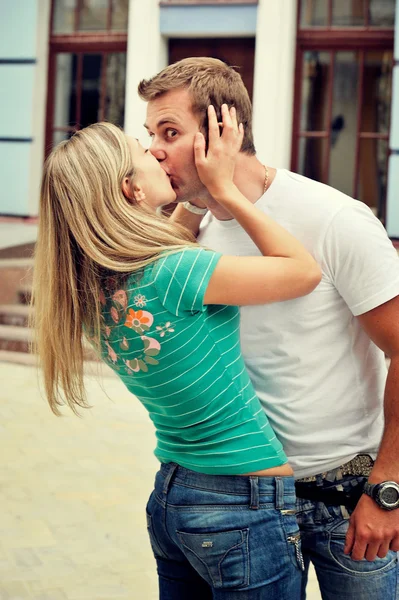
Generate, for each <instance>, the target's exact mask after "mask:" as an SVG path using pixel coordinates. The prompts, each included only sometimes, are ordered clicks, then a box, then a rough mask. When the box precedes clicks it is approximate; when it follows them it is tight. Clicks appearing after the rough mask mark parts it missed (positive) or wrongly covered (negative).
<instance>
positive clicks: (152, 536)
mask: <svg viewBox="0 0 399 600" xmlns="http://www.w3.org/2000/svg"><path fill="white" fill-rule="evenodd" d="M146 516H147V531H148V536H149V538H150V543H151V548H152V551H153V553H154V556H155V558H167V556H166V555H165V553H164V552H162V549H161V547H160V545H159V543H158V540H157V536H156V535H155V532H154V526H153V522H152V516H151V515H150V514H149V513H148V512H146Z"/></svg>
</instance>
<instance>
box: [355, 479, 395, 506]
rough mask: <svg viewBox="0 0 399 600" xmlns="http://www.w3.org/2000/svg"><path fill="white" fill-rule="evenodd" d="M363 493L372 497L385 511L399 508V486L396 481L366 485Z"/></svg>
mask: <svg viewBox="0 0 399 600" xmlns="http://www.w3.org/2000/svg"><path fill="white" fill-rule="evenodd" d="M363 493H364V494H367V496H370V498H372V499H373V500H374V501H375V502H376V503H377V504H378V506H380V507H381V508H383V509H384V510H395V508H399V485H398V484H397V483H396V482H395V481H383V482H382V483H368V482H367V483H365V484H364V488H363Z"/></svg>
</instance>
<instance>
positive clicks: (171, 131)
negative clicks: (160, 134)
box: [165, 129, 177, 139]
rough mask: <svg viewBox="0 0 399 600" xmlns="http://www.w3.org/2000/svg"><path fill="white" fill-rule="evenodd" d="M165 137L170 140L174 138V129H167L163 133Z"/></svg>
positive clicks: (175, 132)
mask: <svg viewBox="0 0 399 600" xmlns="http://www.w3.org/2000/svg"><path fill="white" fill-rule="evenodd" d="M165 135H166V137H167V138H169V139H170V138H174V137H175V135H177V131H176V129H167V130H166V132H165Z"/></svg>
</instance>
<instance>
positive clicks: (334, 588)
mask: <svg viewBox="0 0 399 600" xmlns="http://www.w3.org/2000/svg"><path fill="white" fill-rule="evenodd" d="M337 472H338V469H334V470H333V471H330V472H329V473H328V475H327V478H324V479H323V480H322V479H321V477H320V478H319V480H318V482H317V483H314V484H312V485H317V484H318V485H320V486H321V487H324V488H326V487H328V488H330V489H331V487H335V488H336V489H337V490H338V491H346V490H349V489H350V488H351V486H354V485H356V484H358V483H361V482H363V481H364V479H365V478H364V477H354V476H351V475H349V476H348V475H347V476H346V477H343V478H339V477H338V479H337V478H336V475H337ZM351 512H352V511H351V510H349V509H346V508H345V507H341V506H329V505H326V504H324V503H323V502H314V501H312V500H304V499H301V498H298V499H297V518H298V523H299V527H300V530H301V538H302V552H303V558H304V561H305V571H304V573H303V581H302V596H301V598H302V600H304V599H305V598H306V591H305V588H306V583H307V577H308V569H309V562H310V561H312V563H313V566H314V568H315V571H316V575H317V579H318V581H319V586H320V591H321V595H322V598H323V600H396V598H399V592H398V560H397V555H396V552H392V551H390V552H389V553H388V554H387V556H386V557H385V558H377V559H376V560H374V561H367V560H361V561H354V560H352V559H351V557H350V556H348V555H346V554H344V552H343V550H344V545H345V536H346V532H347V530H348V526H349V517H350V514H351Z"/></svg>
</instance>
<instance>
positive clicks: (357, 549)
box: [344, 494, 399, 560]
mask: <svg viewBox="0 0 399 600" xmlns="http://www.w3.org/2000/svg"><path fill="white" fill-rule="evenodd" d="M388 550H393V551H394V552H398V551H399V509H396V510H392V511H388V510H383V509H382V508H380V507H379V506H378V505H377V504H376V503H375V502H374V500H373V499H372V498H370V497H369V496H366V495H365V494H363V495H362V497H361V498H360V500H359V502H358V504H357V506H356V508H355V510H354V511H353V513H352V516H351V518H350V521H349V529H348V531H347V534H346V543H345V548H344V553H345V554H350V555H351V558H352V559H353V560H362V559H363V558H365V559H366V560H375V559H376V558H377V556H378V557H379V558H384V556H386V555H387V553H388Z"/></svg>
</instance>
